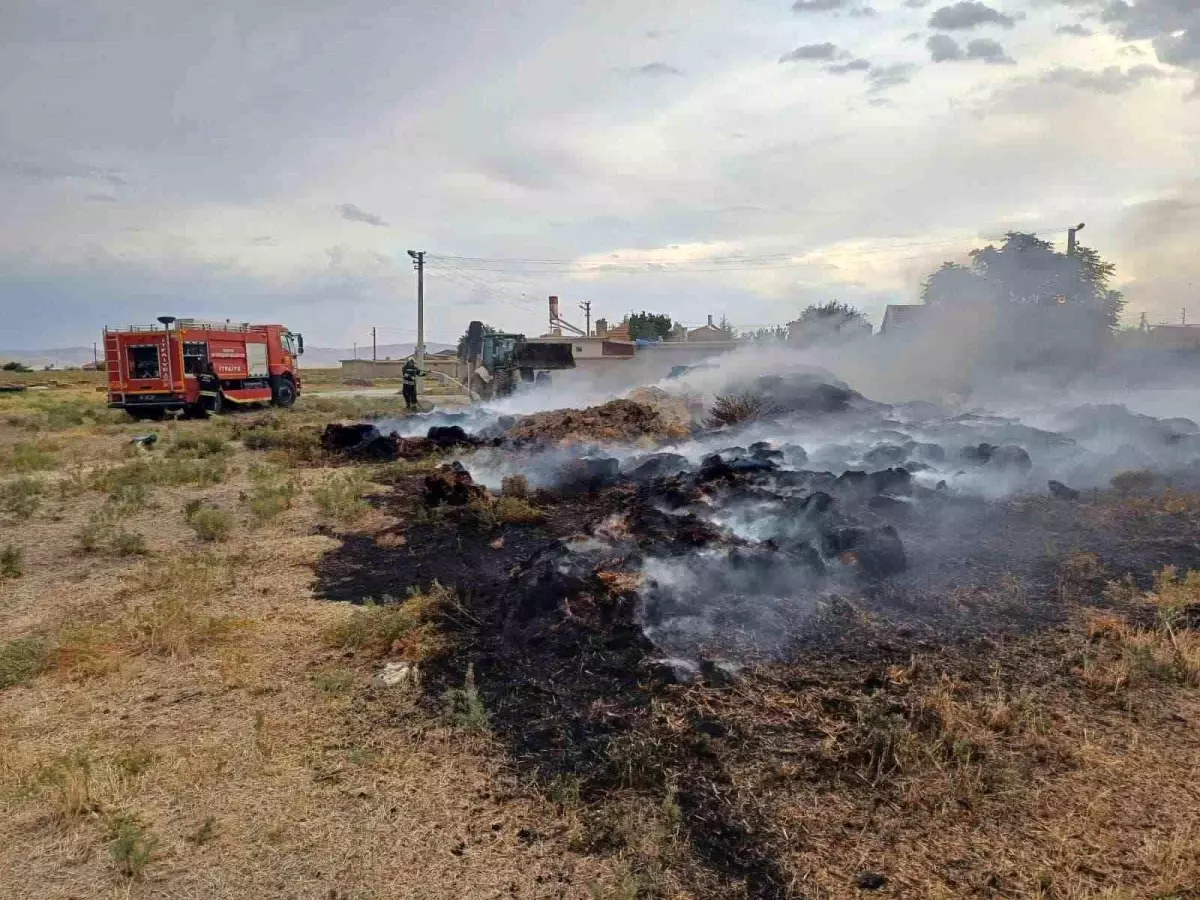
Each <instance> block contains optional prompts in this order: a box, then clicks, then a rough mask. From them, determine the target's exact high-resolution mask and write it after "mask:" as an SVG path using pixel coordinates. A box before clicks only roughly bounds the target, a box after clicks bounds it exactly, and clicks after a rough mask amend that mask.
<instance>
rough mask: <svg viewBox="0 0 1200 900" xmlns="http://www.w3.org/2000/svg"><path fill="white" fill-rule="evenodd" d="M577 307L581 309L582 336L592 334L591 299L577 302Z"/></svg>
mask: <svg viewBox="0 0 1200 900" xmlns="http://www.w3.org/2000/svg"><path fill="white" fill-rule="evenodd" d="M579 308H580V309H582V310H583V336H584V337H591V336H592V301H591V300H584V301H583V302H582V303H580V304H579Z"/></svg>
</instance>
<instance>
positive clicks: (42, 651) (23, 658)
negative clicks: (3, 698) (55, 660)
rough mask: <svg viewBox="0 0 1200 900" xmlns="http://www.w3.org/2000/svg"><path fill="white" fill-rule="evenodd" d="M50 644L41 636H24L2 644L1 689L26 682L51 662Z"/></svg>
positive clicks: (0, 663)
mask: <svg viewBox="0 0 1200 900" xmlns="http://www.w3.org/2000/svg"><path fill="white" fill-rule="evenodd" d="M50 651H51V647H50V644H49V643H48V642H47V641H46V640H45V639H43V638H40V637H22V638H17V639H16V640H12V641H9V642H8V643H7V644H4V645H0V691H2V690H4V689H5V688H8V687H12V686H13V685H15V684H24V683H25V682H26V681H28V680H29V679H30V678H33V677H34V676H35V675H37V674H38V673H39V672H42V671H44V670H45V669H46V667H47V666H48V665H49V663H50Z"/></svg>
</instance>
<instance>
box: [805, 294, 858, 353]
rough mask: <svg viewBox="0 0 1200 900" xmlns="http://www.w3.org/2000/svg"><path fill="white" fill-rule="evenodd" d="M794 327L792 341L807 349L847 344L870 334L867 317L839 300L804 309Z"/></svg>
mask: <svg viewBox="0 0 1200 900" xmlns="http://www.w3.org/2000/svg"><path fill="white" fill-rule="evenodd" d="M792 325H793V326H794V328H792V330H791V334H790V337H791V339H792V340H793V341H794V342H795V343H799V344H804V345H813V344H821V343H829V342H836V341H845V340H849V339H853V338H856V337H859V336H860V335H863V334H864V333H865V334H869V333H870V331H871V324H870V322H868V321H867V317H866V316H865V315H863V313H862V312H860V311H859V310H857V309H855V308H854V307H853V306H851V305H850V304H849V303H842V302H841V301H840V300H829V301H827V302H825V303H817V304H813V305H811V306H807V307H805V308H804V309H803V310H801V311H800V316H799V318H798V319H796V321H795V322H793V323H792Z"/></svg>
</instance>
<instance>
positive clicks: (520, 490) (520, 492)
mask: <svg viewBox="0 0 1200 900" xmlns="http://www.w3.org/2000/svg"><path fill="white" fill-rule="evenodd" d="M500 496H501V497H514V498H516V499H517V500H524V499H525V498H526V497H528V496H529V479H528V478H526V477H525V476H524V475H505V476H504V478H502V479H501V480H500Z"/></svg>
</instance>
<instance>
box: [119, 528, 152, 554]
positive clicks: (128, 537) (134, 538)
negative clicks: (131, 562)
mask: <svg viewBox="0 0 1200 900" xmlns="http://www.w3.org/2000/svg"><path fill="white" fill-rule="evenodd" d="M112 549H113V552H114V553H116V554H117V556H145V555H146V539H145V538H144V537H143V536H142V535H140V534H138V533H137V532H136V531H119V532H117V533H116V534H114V535H113V537H112Z"/></svg>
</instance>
